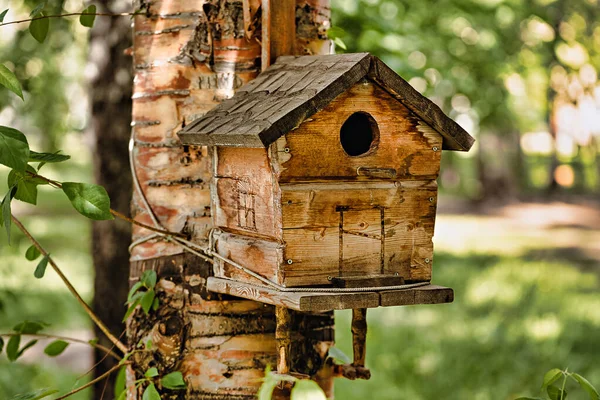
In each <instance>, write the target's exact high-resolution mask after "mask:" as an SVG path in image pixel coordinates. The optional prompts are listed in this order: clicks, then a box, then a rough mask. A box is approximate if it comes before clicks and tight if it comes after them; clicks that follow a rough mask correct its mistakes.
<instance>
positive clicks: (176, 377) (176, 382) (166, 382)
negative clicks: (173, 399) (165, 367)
mask: <svg viewBox="0 0 600 400" xmlns="http://www.w3.org/2000/svg"><path fill="white" fill-rule="evenodd" d="M160 383H161V384H162V385H163V387H165V388H167V389H171V390H180V389H185V387H186V385H185V381H184V380H183V375H182V374H181V372H179V371H175V372H171V373H170V374H167V375H165V376H163V377H162V378H161V379H160Z"/></svg>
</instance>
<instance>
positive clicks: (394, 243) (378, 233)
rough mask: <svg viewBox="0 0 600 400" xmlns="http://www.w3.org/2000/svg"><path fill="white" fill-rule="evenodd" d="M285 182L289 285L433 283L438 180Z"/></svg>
mask: <svg viewBox="0 0 600 400" xmlns="http://www.w3.org/2000/svg"><path fill="white" fill-rule="evenodd" d="M407 186H408V187H404V182H396V183H382V184H374V183H372V184H370V185H364V184H362V183H360V182H354V183H352V182H350V183H348V182H343V183H334V182H325V183H323V182H321V183H311V184H284V185H282V186H281V189H282V195H281V198H282V201H281V203H282V209H283V214H282V218H283V221H282V224H283V240H284V241H285V243H286V248H285V250H284V253H285V255H284V259H285V260H291V261H292V263H291V264H284V265H283V266H282V267H281V269H282V273H283V283H284V284H285V285H286V286H289V287H293V286H310V285H328V284H331V282H330V278H334V277H340V276H341V277H348V276H362V275H365V274H366V275H374V274H386V275H393V274H395V273H398V275H399V276H402V277H404V278H405V279H406V280H411V281H427V280H429V279H430V278H431V266H432V258H433V244H432V237H433V230H434V221H435V209H436V201H435V198H436V197H437V185H436V183H435V182H434V181H426V182H415V181H411V184H410V185H407Z"/></svg>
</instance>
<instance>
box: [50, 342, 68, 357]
mask: <svg viewBox="0 0 600 400" xmlns="http://www.w3.org/2000/svg"><path fill="white" fill-rule="evenodd" d="M68 345H69V343H67V342H65V341H64V340H55V341H54V342H52V343H50V344H49V345H48V346H46V348H45V349H44V353H46V355H48V356H50V357H56V356H57V355H59V354H61V353H62V352H63V351H65V349H66V348H67V346H68Z"/></svg>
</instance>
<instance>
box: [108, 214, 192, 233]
mask: <svg viewBox="0 0 600 400" xmlns="http://www.w3.org/2000/svg"><path fill="white" fill-rule="evenodd" d="M110 213H111V214H112V215H114V216H115V217H117V218H121V219H122V220H125V221H127V222H129V223H131V224H133V225H137V226H141V227H142V228H144V229H148V230H149V231H152V232H158V233H162V234H163V235H168V236H176V237H180V238H183V239H187V235H185V234H183V233H179V232H171V231H167V230H164V229H160V228H155V227H153V226H150V225H146V224H143V223H141V222H138V221H136V220H135V219H132V218H129V217H128V216H127V215H124V214H121V213H120V212H118V211H116V210H113V209H112V208H111V209H110Z"/></svg>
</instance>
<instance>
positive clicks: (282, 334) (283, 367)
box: [275, 306, 292, 374]
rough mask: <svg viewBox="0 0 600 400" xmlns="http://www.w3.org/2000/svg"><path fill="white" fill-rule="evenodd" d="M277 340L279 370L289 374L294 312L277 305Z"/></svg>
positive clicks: (281, 372)
mask: <svg viewBox="0 0 600 400" xmlns="http://www.w3.org/2000/svg"><path fill="white" fill-rule="evenodd" d="M275 318H276V321H277V326H276V328H275V340H276V341H277V372H278V373H280V374H288V373H289V372H290V348H291V345H292V338H291V330H292V313H291V312H290V310H289V309H288V308H286V307H281V306H277V307H275Z"/></svg>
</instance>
